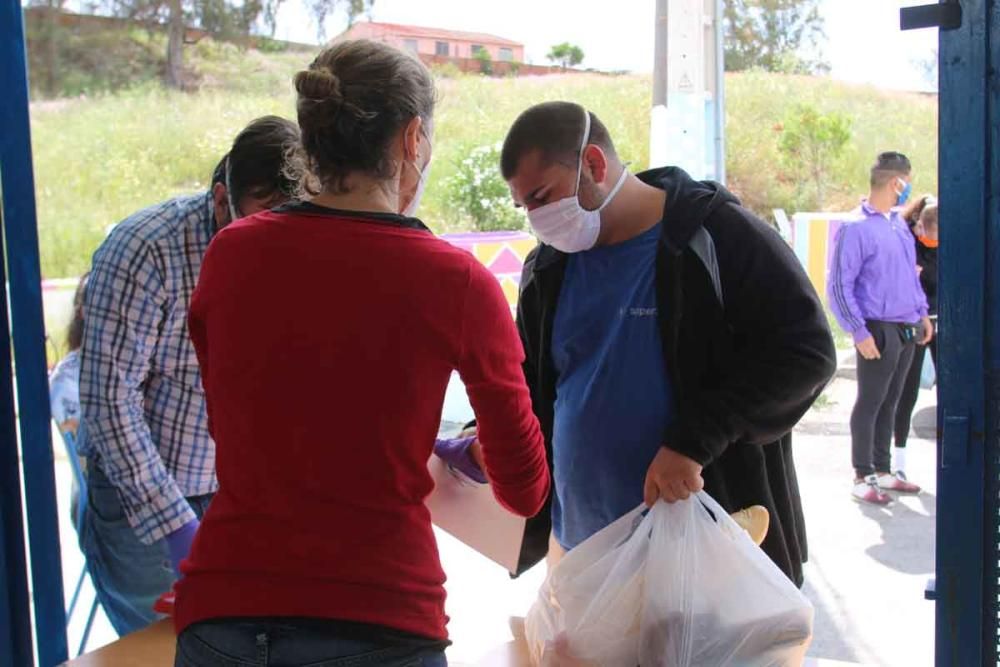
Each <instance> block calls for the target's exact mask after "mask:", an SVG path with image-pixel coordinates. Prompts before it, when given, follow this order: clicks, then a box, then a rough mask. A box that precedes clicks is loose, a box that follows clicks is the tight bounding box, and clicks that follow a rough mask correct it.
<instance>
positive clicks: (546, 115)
mask: <svg viewBox="0 0 1000 667" xmlns="http://www.w3.org/2000/svg"><path fill="white" fill-rule="evenodd" d="M587 113H590V138H589V139H588V140H587V143H589V144H595V145H597V146H600V147H601V148H602V149H603V150H604V152H606V153H608V154H609V155H611V156H616V153H615V145H614V143H612V141H611V135H609V134H608V128H606V127H605V126H604V123H602V122H601V121H600V119H599V118H598V117H597V116H596V115H594V114H593V113H591V112H587ZM583 114H584V108H583V107H582V106H580V105H579V104H574V103H572V102H544V103H542V104H537V105H535V106H533V107H531V108H530V109H528V110H527V111H525V112H523V113H522V114H521V115H520V116H518V117H517V120H515V121H514V124H513V125H511V127H510V130H508V132H507V138H506V139H504V142H503V149H502V150H501V152H500V173H501V174H503V177H504V180H508V181H509V180H510V179H511V178H513V176H514V174H515V173H517V167H518V165H519V164H520V163H521V159H522V158H523V157H524V156H525V155H527V154H528V153H530V152H532V151H535V150H538V151H541V155H542V161H543V162H545V163H546V164H551V163H553V162H558V163H561V164H565V165H566V166H568V167H572V168H576V165H577V163H578V162H579V159H580V145H581V143H582V142H583V128H584V126H585V124H586V122H585V120H584V116H583Z"/></svg>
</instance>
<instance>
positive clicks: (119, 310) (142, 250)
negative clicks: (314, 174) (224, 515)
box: [80, 116, 299, 635]
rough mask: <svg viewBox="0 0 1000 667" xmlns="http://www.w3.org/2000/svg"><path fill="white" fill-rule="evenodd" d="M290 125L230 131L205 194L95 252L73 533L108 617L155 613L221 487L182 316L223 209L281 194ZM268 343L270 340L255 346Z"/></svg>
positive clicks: (258, 123)
mask: <svg viewBox="0 0 1000 667" xmlns="http://www.w3.org/2000/svg"><path fill="white" fill-rule="evenodd" d="M298 136H299V131H298V127H297V126H296V125H295V124H294V123H292V122H290V121H287V120H285V119H282V118H277V117H274V116H267V117H264V118H259V119H257V120H255V121H253V122H252V123H251V124H250V125H249V126H247V127H246V129H244V130H243V131H242V132H240V134H239V135H238V136H237V137H236V140H235V141H234V142H233V145H232V148H231V149H230V151H229V153H227V154H226V156H224V157H223V158H222V160H221V161H220V162H219V164H218V166H217V167H216V168H215V172H214V174H213V177H212V186H211V189H210V190H209V191H208V192H203V193H200V194H196V195H191V196H185V197H178V198H176V199H172V200H170V201H167V202H164V203H161V204H158V205H156V206H152V207H150V208H147V209H145V210H142V211H139V212H138V213H136V214H134V215H132V216H131V217H129V218H127V219H126V220H124V221H123V222H122V223H120V224H119V225H117V226H116V227H115V229H114V230H113V231H112V232H111V234H110V235H109V236H108V238H107V239H106V240H105V241H104V243H103V244H102V245H101V247H100V248H99V249H98V250H97V252H96V253H95V255H94V261H93V269H92V272H91V275H90V281H89V283H88V286H87V295H86V304H85V310H86V314H87V316H86V325H85V331H84V340H83V358H82V366H81V377H80V399H81V405H82V412H83V419H84V430H85V434H84V435H83V437H82V438H81V446H80V453H81V454H82V455H85V456H86V457H87V459H88V471H89V472H88V475H89V479H88V489H89V491H88V500H87V512H86V518H85V521H84V527H83V530H82V531H81V535H80V543H81V546H82V549H83V552H84V554H85V556H86V558H87V567H88V569H89V571H90V575H91V578H92V579H93V582H94V586H95V587H96V589H97V595H98V599H99V600H100V601H101V604H102V606H103V607H104V610H105V612H106V613H107V616H108V618H109V619H110V621H111V623H112V625H113V626H114V628H115V630H116V631H117V632H118V633H119V634H120V635H124V634H127V633H129V632H132V631H134V630H136V629H139V628H142V627H144V626H146V625H148V624H149V623H150V622H152V621H153V620H154V619H155V618H156V615H155V613H154V612H153V609H152V607H153V603H154V602H155V600H156V599H157V597H158V596H159V595H160V594H162V593H164V592H166V591H168V590H170V588H171V586H172V585H173V582H174V580H175V578H176V576H177V567H178V564H179V562H180V561H181V560H182V559H183V558H184V557H186V555H187V552H188V550H189V549H190V546H191V540H192V539H193V538H194V534H195V531H196V530H197V527H198V520H199V518H200V517H201V515H202V513H203V512H204V510H205V508H206V507H207V506H208V503H209V501H210V500H211V498H212V494H213V493H214V492H215V490H216V488H217V482H216V478H215V445H214V443H213V442H212V439H211V436H210V435H209V432H208V420H207V417H206V414H205V400H204V394H203V391H202V385H201V374H200V373H199V371H198V361H197V359H196V357H195V352H194V348H193V347H192V345H191V342H190V340H189V338H188V328H187V313H188V305H189V302H190V299H191V293H192V292H193V290H194V288H195V283H196V282H197V280H198V272H199V269H200V267H201V260H202V257H203V255H204V253H205V250H206V249H207V248H208V244H209V242H210V241H211V240H212V236H213V235H214V234H215V232H216V231H217V230H219V229H221V228H222V227H224V226H225V225H227V224H229V223H230V222H231V221H232V220H234V219H236V218H239V217H242V216H246V215H252V214H253V213H256V212H258V211H261V210H266V209H269V208H272V207H274V206H276V205H279V204H281V203H284V202H285V201H287V200H288V199H289V198H290V197H291V196H292V193H293V192H294V190H295V187H296V183H294V182H292V181H291V180H290V179H289V178H288V177H287V176H286V175H285V171H284V167H285V156H286V153H287V152H288V150H289V149H290V148H291V147H292V146H293V145H294V144H295V143H297V141H298ZM262 353H266V351H262Z"/></svg>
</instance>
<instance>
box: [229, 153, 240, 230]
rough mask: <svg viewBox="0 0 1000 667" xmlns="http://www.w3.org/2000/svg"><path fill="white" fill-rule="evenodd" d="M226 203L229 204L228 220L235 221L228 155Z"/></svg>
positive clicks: (236, 218) (236, 216)
mask: <svg viewBox="0 0 1000 667" xmlns="http://www.w3.org/2000/svg"><path fill="white" fill-rule="evenodd" d="M226 203H227V204H229V222H236V220H238V219H239V216H238V215H236V207H235V206H234V205H233V185H232V181H231V180H230V178H229V156H228V155H227V156H226Z"/></svg>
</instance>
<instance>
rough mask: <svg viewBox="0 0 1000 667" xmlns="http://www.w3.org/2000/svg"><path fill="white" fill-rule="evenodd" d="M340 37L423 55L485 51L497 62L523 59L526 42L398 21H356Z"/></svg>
mask: <svg viewBox="0 0 1000 667" xmlns="http://www.w3.org/2000/svg"><path fill="white" fill-rule="evenodd" d="M338 39H373V40H376V41H379V42H387V43H389V44H392V45H393V46H395V47H396V48H399V49H402V50H403V51H409V52H411V53H413V54H416V55H418V56H423V57H427V58H430V57H437V58H455V59H460V58H475V57H476V54H478V53H479V52H480V51H483V50H485V51H486V52H487V53H489V55H490V60H492V61H496V62H513V63H523V62H524V44H521V43H520V42H515V41H512V40H509V39H505V38H503V37H497V36H496V35H489V34H486V33H481V32H464V31H461V30H444V29H442V28H424V27H420V26H412V25H399V24H395V23H374V22H360V23H355V24H354V25H353V26H351V27H350V28H349V29H348V30H347V31H346V32H344V33H343V34H341V35H340V36H339V37H338Z"/></svg>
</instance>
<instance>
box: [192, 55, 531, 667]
mask: <svg viewBox="0 0 1000 667" xmlns="http://www.w3.org/2000/svg"><path fill="white" fill-rule="evenodd" d="M295 88H296V90H297V91H298V119H299V125H300V126H301V129H302V147H301V148H302V159H301V162H302V164H303V166H304V167H305V169H306V173H307V178H306V180H305V181H304V182H305V183H306V186H305V187H307V188H308V190H307V192H309V194H310V197H309V198H308V201H307V202H304V203H299V204H292V205H288V206H285V207H283V208H279V209H275V210H274V211H270V212H266V213H260V214H257V215H253V216H250V217H249V218H245V219H243V220H240V221H239V222H236V223H234V224H232V225H230V226H229V227H227V228H226V229H225V230H223V231H221V232H220V233H219V234H218V235H217V236H216V238H215V239H214V240H213V242H212V244H211V246H210V247H209V249H208V252H207V254H206V255H205V260H204V264H203V265H202V267H201V274H200V277H199V282H198V287H197V290H196V291H195V294H194V298H193V300H192V303H191V310H190V317H189V322H190V330H191V337H192V339H193V341H194V346H195V349H196V350H197V353H198V359H199V362H200V365H201V373H202V382H203V384H204V388H205V394H206V397H207V404H208V418H209V425H210V428H211V432H212V435H213V437H214V439H215V443H216V466H217V471H218V478H219V492H218V494H217V495H216V497H215V499H214V501H213V502H212V505H211V508H210V509H209V510H208V512H207V514H206V515H205V518H204V520H203V522H202V524H201V527H200V529H199V531H198V534H197V537H196V538H195V541H194V545H193V547H192V550H191V554H190V557H189V558H188V560H187V561H185V563H184V565H183V567H182V571H183V573H184V578H183V579H182V580H181V581H180V582H179V583H178V585H177V603H176V615H175V620H176V626H177V630H178V633H179V637H178V642H177V649H178V650H177V663H176V664H177V665H178V666H182V667H208V666H215V665H227V666H235V665H239V666H244V665H247V666H250V665H261V666H263V665H322V666H323V667H333V666H334V665H337V666H340V665H356V664H357V665H360V664H365V665H397V666H411V665H414V666H415V665H427V666H437V665H444V664H446V661H445V657H444V648H445V647H446V646H447V644H448V641H447V637H448V635H447V630H446V628H445V626H446V624H447V621H448V619H447V617H446V616H445V613H444V601H445V591H444V586H443V584H444V581H445V576H444V572H443V571H442V569H441V564H440V559H439V557H438V551H437V544H436V542H435V539H434V533H433V531H432V528H431V521H430V515H429V513H428V510H427V508H426V507H425V506H424V498H426V497H427V495H428V494H429V493H430V491H431V490H432V488H433V482H432V481H431V477H430V475H429V473H428V471H427V459H428V458H429V456H430V455H431V451H432V448H433V447H434V442H435V434H436V432H437V427H438V423H439V420H440V416H441V408H442V403H443V400H444V395H445V388H446V386H447V384H448V378H449V376H450V374H451V372H452V371H453V370H455V369H457V370H458V371H459V373H460V374H461V376H462V380H463V381H464V383H465V386H466V389H467V391H468V393H469V397H470V400H471V403H472V405H473V408H474V409H475V412H476V416H477V418H478V423H479V441H480V442H481V445H482V454H483V459H484V460H485V468H486V473H487V475H488V477H489V479H490V483H491V484H492V487H493V490H494V493H495V494H496V497H497V499H498V500H499V501H500V502H501V503H503V504H504V505H505V506H506V507H508V508H509V509H510V510H512V511H513V512H516V513H518V514H520V515H523V516H530V515H533V514H535V513H537V512H538V511H539V510H540V509H541V508H542V506H543V503H544V502H545V499H546V496H547V493H548V486H549V475H548V469H547V465H546V459H545V452H544V445H543V441H542V435H541V432H540V430H539V426H538V422H537V420H536V419H535V417H534V415H533V414H532V410H531V401H530V398H529V395H528V390H527V388H526V386H525V384H524V377H523V373H522V370H521V363H522V359H523V352H522V348H521V343H520V339H519V338H518V335H517V332H516V329H515V327H514V323H513V321H512V319H511V317H510V311H509V309H508V306H507V302H506V300H505V298H504V296H503V294H502V292H501V290H500V287H499V285H498V284H497V281H496V279H495V278H494V277H493V276H492V275H491V274H490V273H489V272H488V271H487V270H486V269H485V268H484V267H483V266H482V265H481V264H479V263H478V262H477V261H476V260H475V259H474V258H473V257H472V256H471V255H469V254H468V253H466V252H464V251H461V250H458V249H456V248H454V247H452V246H451V245H449V244H448V243H446V242H444V241H441V240H439V239H437V238H435V237H434V235H433V234H431V233H430V232H429V231H428V229H427V228H426V227H425V226H424V225H423V223H421V222H420V220H418V219H416V218H414V217H411V216H412V214H413V212H414V210H415V209H416V207H417V204H418V202H419V200H420V195H421V192H422V191H423V186H424V183H425V182H426V178H427V167H428V166H429V164H430V159H431V150H432V139H433V132H432V122H433V109H434V100H435V92H434V87H433V83H432V80H431V77H430V75H429V73H428V71H427V69H426V68H425V67H424V66H423V65H422V64H420V62H419V61H417V60H416V59H414V58H412V57H410V56H409V55H406V54H404V53H402V52H401V51H398V50H396V49H394V48H392V47H390V46H388V45H385V44H382V43H377V42H371V41H364V40H361V41H347V42H341V43H338V44H336V45H334V46H331V47H329V48H328V49H326V50H325V51H323V52H322V53H321V54H320V55H319V56H318V57H317V58H316V60H315V61H314V62H313V63H312V65H311V66H310V67H309V69H308V70H307V71H303V72H299V73H298V75H296V77H295Z"/></svg>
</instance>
